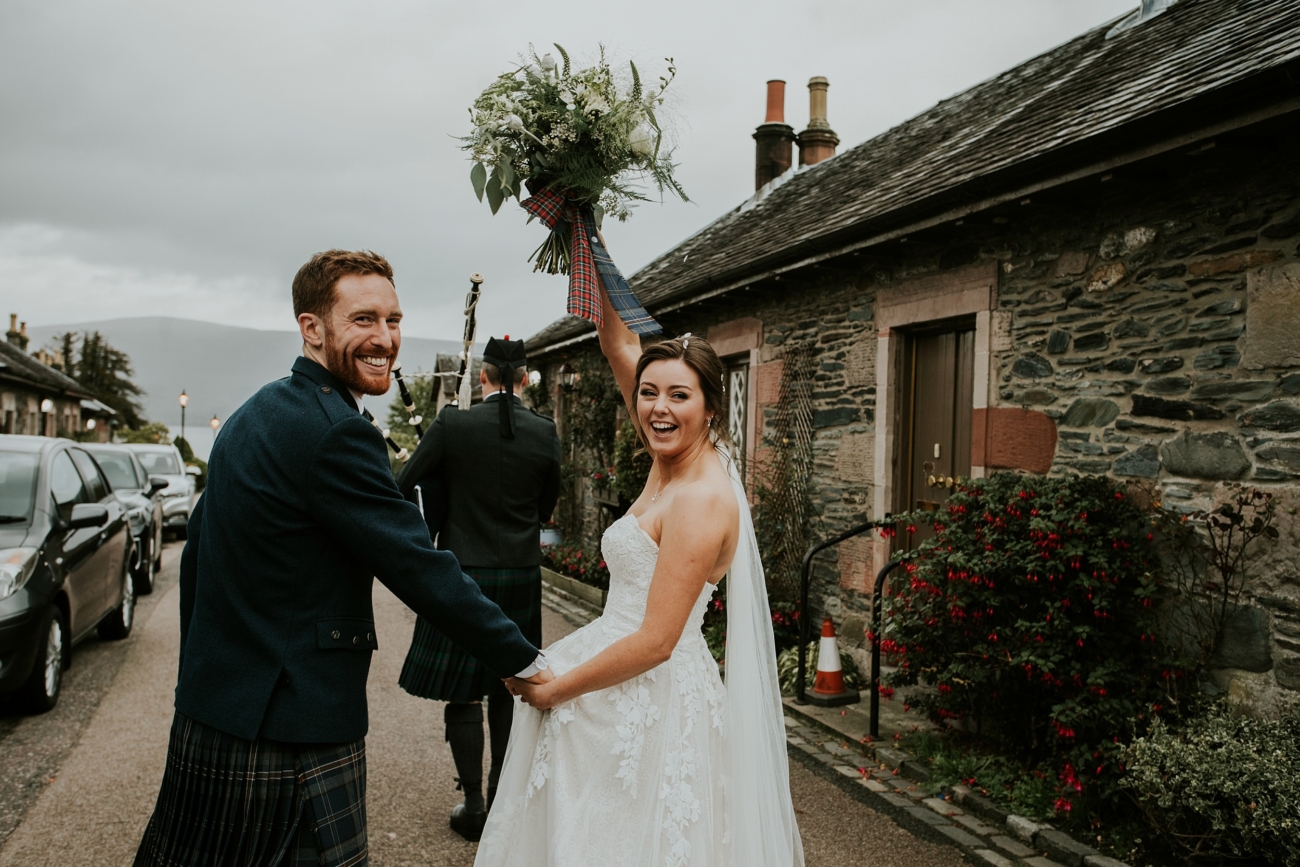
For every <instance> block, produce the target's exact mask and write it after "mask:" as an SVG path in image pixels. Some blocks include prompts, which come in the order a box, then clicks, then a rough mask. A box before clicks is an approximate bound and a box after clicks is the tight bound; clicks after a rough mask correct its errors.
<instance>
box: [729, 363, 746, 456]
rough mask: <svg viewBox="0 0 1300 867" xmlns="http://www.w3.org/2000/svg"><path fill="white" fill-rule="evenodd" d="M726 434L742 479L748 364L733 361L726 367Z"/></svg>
mask: <svg viewBox="0 0 1300 867" xmlns="http://www.w3.org/2000/svg"><path fill="white" fill-rule="evenodd" d="M727 428H728V430H727V433H729V434H731V442H732V445H733V446H734V447H735V452H734V454H735V457H736V460H737V461H738V462H739V463H740V468H741V471H742V477H743V472H744V467H745V455H746V452H747V449H748V446H749V443H748V442H747V439H748V438H747V437H746V434H747V433H748V431H749V362H748V361H740V360H735V361H732V362H730V363H729V364H728V365H727Z"/></svg>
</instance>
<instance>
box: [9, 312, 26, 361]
mask: <svg viewBox="0 0 1300 867" xmlns="http://www.w3.org/2000/svg"><path fill="white" fill-rule="evenodd" d="M5 340H7V341H9V343H10V344H12V345H13V346H17V347H18V348H19V349H21V350H23V351H24V352H26V351H27V323H26V322H24V323H23V325H22V329H21V330H20V329H19V327H18V314H17V313H10V314H9V330H8V331H7V332H5Z"/></svg>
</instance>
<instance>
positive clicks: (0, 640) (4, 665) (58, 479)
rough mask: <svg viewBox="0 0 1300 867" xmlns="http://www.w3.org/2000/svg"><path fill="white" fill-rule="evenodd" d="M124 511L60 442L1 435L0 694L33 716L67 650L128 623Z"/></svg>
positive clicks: (53, 688)
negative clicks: (93, 633) (7, 695)
mask: <svg viewBox="0 0 1300 867" xmlns="http://www.w3.org/2000/svg"><path fill="white" fill-rule="evenodd" d="M126 511H127V509H126V507H125V506H124V505H123V504H122V502H121V501H120V500H118V499H117V497H116V496H114V495H113V491H112V488H111V487H110V485H109V483H108V480H107V479H106V478H105V477H104V473H103V471H102V470H100V468H99V465H98V464H96V463H95V459H94V458H92V457H91V456H90V454H89V453H88V452H87V451H85V450H84V449H82V448H81V447H80V446H78V445H77V444H76V443H74V442H71V441H70V440H65V439H54V438H52V437H35V436H13V435H0V693H10V692H14V693H16V697H17V699H18V700H19V702H20V703H21V704H22V705H23V706H24V707H25V708H26V709H27V710H32V711H37V712H40V711H46V710H49V709H50V708H52V707H54V705H55V703H56V702H57V701H58V699H59V688H60V686H61V685H62V682H63V670H64V669H65V668H67V666H68V664H69V663H70V662H71V659H72V656H71V648H72V646H73V645H74V644H76V643H77V642H78V641H80V640H81V639H82V638H84V637H86V636H87V635H89V634H90V632H91V630H93V629H96V628H98V629H99V634H100V637H102V638H107V639H118V638H125V637H126V636H127V635H129V634H130V633H131V626H132V623H133V622H134V620H135V590H134V586H133V584H134V582H133V581H132V580H131V571H130V566H131V549H132V547H133V540H132V538H131V530H130V526H129V524H128V522H127V517H126Z"/></svg>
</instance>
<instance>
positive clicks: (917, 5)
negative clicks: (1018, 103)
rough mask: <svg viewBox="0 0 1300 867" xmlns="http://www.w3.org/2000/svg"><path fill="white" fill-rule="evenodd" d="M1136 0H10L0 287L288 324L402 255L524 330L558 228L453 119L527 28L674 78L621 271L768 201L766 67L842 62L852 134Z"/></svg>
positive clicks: (72, 311) (618, 254) (443, 298)
mask: <svg viewBox="0 0 1300 867" xmlns="http://www.w3.org/2000/svg"><path fill="white" fill-rule="evenodd" d="M1138 5H1139V4H1138V0H907V2H904V0H890V2H883V0H805V2H798V0H796V2H781V3H777V2H769V0H744V2H730V0H728V2H720V0H713V2H700V0H691V2H683V0H662V2H658V3H638V4H630V3H608V2H607V3H594V2H578V0H562V2H551V3H541V2H536V0H532V2H522V0H499V2H495V3H490V4H489V3H464V2H458V3H449V2H443V0H432V2H430V0H425V2H399V0H371V2H367V3H354V2H341V0H311V2H305V0H304V2H266V0H260V2H246V0H223V2H220V3H196V2H176V0H152V2H142V0H116V2H111V3H106V2H103V0H58V2H49V0H5V2H4V3H0V298H3V300H4V305H5V309H4V310H3V311H0V312H4V313H8V312H15V313H19V314H20V315H21V317H22V318H24V319H26V320H27V321H28V322H30V323H32V324H39V325H50V324H65V323H74V322H78V321H85V320H93V319H102V318H112V317H122V316H143V315H169V316H183V317H189V318H197V319H205V320H209V321H213V322H220V323H225V324H231V325H244V326H249V327H255V328H270V329H292V328H294V323H293V316H292V311H291V306H290V302H289V289H288V287H289V284H290V281H291V280H292V277H293V274H294V272H295V271H296V270H297V268H298V266H299V265H300V264H301V263H302V262H303V261H305V260H306V259H307V257H308V256H310V255H311V254H312V253H313V252H315V251H317V250H322V249H326V248H328V247H346V248H354V249H355V248H361V247H368V248H371V249H374V250H377V251H379V252H381V253H383V254H384V255H386V256H388V257H389V259H390V260H391V261H392V263H393V265H394V268H395V269H396V272H397V287H398V291H399V293H400V295H401V298H402V304H403V307H404V309H405V311H406V314H407V318H406V322H405V324H404V330H405V332H406V333H408V334H414V335H419V336H424V337H443V338H455V337H458V336H459V333H460V330H461V328H462V317H461V309H460V308H461V304H462V300H463V298H464V294H465V290H466V289H467V286H468V281H467V277H468V275H469V274H470V273H471V272H473V271H481V272H483V273H484V274H485V275H486V277H487V283H486V284H485V286H484V292H483V301H482V304H481V305H480V308H479V309H480V322H481V330H480V334H481V335H482V334H486V333H495V334H501V333H510V334H512V335H514V336H520V335H527V334H531V333H533V332H535V331H536V330H538V329H539V328H541V327H542V326H544V325H546V324H547V323H548V322H550V321H552V320H553V319H555V318H557V317H558V316H559V315H561V314H562V313H563V307H564V293H565V285H566V283H565V278H562V277H543V276H540V275H534V274H533V273H531V271H530V267H529V266H528V264H527V262H526V260H527V257H528V254H529V253H530V252H532V250H533V248H534V247H536V245H537V244H538V243H540V241H541V240H542V230H541V229H540V228H538V227H537V225H536V224H534V225H525V215H524V213H523V211H522V210H520V209H519V208H517V207H511V206H509V205H507V206H506V207H503V209H502V212H501V213H500V214H498V215H497V216H496V217H492V216H491V215H490V213H489V211H488V209H487V206H486V205H483V204H480V203H479V202H478V201H477V200H476V199H475V198H474V194H473V191H472V189H471V187H470V184H469V181H468V176H469V163H468V162H467V161H466V160H465V155H464V154H463V153H462V152H461V151H460V150H459V142H457V141H456V140H455V138H454V137H455V136H458V135H462V134H464V133H465V132H466V131H467V127H468V124H467V118H468V115H467V111H466V109H467V107H468V106H469V104H470V103H471V102H472V100H473V99H474V97H475V96H476V95H477V93H478V92H479V91H480V90H481V89H482V88H483V87H484V86H485V85H487V84H488V83H489V82H490V81H491V79H492V78H493V77H494V76H495V75H497V74H499V73H501V72H504V71H506V70H507V69H509V68H510V67H511V64H512V62H513V61H514V60H515V59H516V57H517V56H518V54H519V53H520V52H522V51H525V50H526V49H527V47H528V45H529V43H530V42H531V43H533V44H535V45H537V46H538V50H539V52H541V51H542V50H546V49H547V48H548V47H549V44H550V43H551V42H557V41H558V42H560V43H561V44H563V45H564V46H565V47H566V48H567V49H569V50H570V52H571V53H572V54H574V55H575V56H576V57H579V58H581V57H587V58H590V57H591V56H592V55H593V54H594V52H595V50H596V47H597V45H598V43H601V42H603V43H604V44H605V45H606V47H607V49H608V52H609V54H610V56H611V57H612V58H613V59H617V60H625V59H627V58H632V59H634V60H635V61H636V62H637V65H638V67H639V68H640V69H641V70H642V71H643V74H646V76H647V77H649V78H654V77H657V76H658V75H659V73H660V72H661V71H662V70H663V67H664V63H663V61H662V58H663V57H664V56H666V55H671V56H673V57H674V58H675V60H676V65H677V68H678V79H677V82H676V83H675V84H674V86H673V88H672V90H670V92H669V95H670V97H671V106H672V111H673V114H674V116H675V125H676V129H677V137H678V139H679V147H678V151H677V158H678V160H679V162H680V164H681V168H680V171H679V178H680V179H681V181H682V182H683V184H684V185H685V187H686V190H687V192H688V193H689V194H690V195H691V197H692V199H693V201H692V203H690V204H683V203H681V202H677V201H675V200H674V201H669V202H667V203H665V204H663V205H659V204H652V205H645V206H642V207H641V208H640V209H639V210H638V211H637V212H636V213H635V214H634V215H633V217H632V219H631V220H630V221H629V222H628V223H627V224H626V225H620V226H615V227H613V228H610V227H607V228H606V237H607V238H608V240H609V243H610V247H611V250H612V252H613V253H614V256H615V259H616V260H617V261H618V262H619V264H620V265H621V266H622V268H623V270H624V272H625V273H628V274H630V273H632V272H633V271H635V270H636V269H637V268H639V267H641V266H642V265H644V264H645V263H647V262H649V261H650V260H651V259H653V258H654V257H655V256H657V255H658V254H660V253H662V252H664V251H665V250H667V249H669V248H671V247H673V246H674V245H675V244H677V243H678V242H679V241H681V240H682V239H684V238H685V237H687V236H688V235H690V234H692V233H694V232H695V231H697V230H698V229H700V228H701V227H702V226H704V225H706V224H708V223H709V222H710V221H712V220H714V219H716V218H717V217H718V216H720V215H721V214H723V213H725V212H726V211H727V210H729V209H730V208H733V207H735V206H736V205H737V204H739V203H740V202H741V201H743V200H744V199H745V198H746V197H747V196H749V195H750V194H751V193H752V192H753V175H754V165H753V160H754V143H753V141H752V140H751V138H750V135H751V133H752V132H753V129H754V127H755V126H756V125H758V124H759V123H761V122H762V120H763V110H764V94H765V88H764V82H765V81H766V80H767V79H769V78H784V79H786V80H787V81H788V82H789V86H788V93H787V100H786V120H787V122H789V123H790V124H791V125H793V126H794V127H795V129H796V131H797V130H800V129H802V128H803V127H804V126H806V125H807V120H808V100H807V90H806V89H805V85H806V83H807V81H808V79H809V78H810V77H811V76H814V75H824V76H827V77H828V78H829V79H830V82H831V88H830V94H829V102H830V111H829V114H830V122H831V125H832V127H833V128H834V129H835V130H836V132H838V133H839V135H840V138H841V141H842V144H841V149H844V148H846V147H851V146H853V145H855V144H858V143H860V142H862V141H864V140H866V139H868V138H871V137H872V136H874V135H877V134H878V133H880V132H882V131H884V130H886V129H888V128H890V127H891V126H894V125H895V124H898V123H899V122H901V121H904V120H906V119H907V118H909V117H911V116H913V115H915V114H917V113H918V112H921V111H923V110H925V109H926V108H928V107H929V106H931V105H933V104H934V103H935V102H937V101H938V100H940V99H943V98H945V97H948V96H951V95H952V94H954V93H957V92H959V91H961V90H964V89H966V88H967V87H969V86H971V85H973V84H975V83H976V82H978V81H981V80H983V79H985V78H988V77H990V76H992V75H995V74H997V73H998V72H1001V71H1002V70H1004V69H1007V68H1009V67H1011V66H1014V65H1016V64H1018V63H1020V62H1021V61H1023V60H1026V59H1028V58H1030V57H1032V56H1034V55H1035V54H1038V53H1040V52H1042V51H1045V50H1047V49H1049V48H1051V47H1053V46H1055V45H1057V44H1059V43H1061V42H1064V41H1066V40H1067V39H1070V38H1072V37H1074V36H1076V35H1077V34H1079V33H1081V32H1083V31H1084V30H1086V29H1089V28H1091V27H1093V26H1096V25H1099V24H1101V23H1103V22H1105V21H1107V20H1109V19H1111V18H1114V17H1116V16H1118V15H1120V14H1122V13H1123V12H1125V11H1128V10H1130V9H1132V8H1136V7H1137V6H1138Z"/></svg>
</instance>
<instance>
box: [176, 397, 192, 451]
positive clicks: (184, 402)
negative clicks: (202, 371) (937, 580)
mask: <svg viewBox="0 0 1300 867" xmlns="http://www.w3.org/2000/svg"><path fill="white" fill-rule="evenodd" d="M177 400H178V401H180V404H181V439H185V407H186V406H188V405H189V402H190V396H189V395H188V394H186V393H185V389H183V388H182V389H181V396H180V397H178V398H177Z"/></svg>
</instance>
